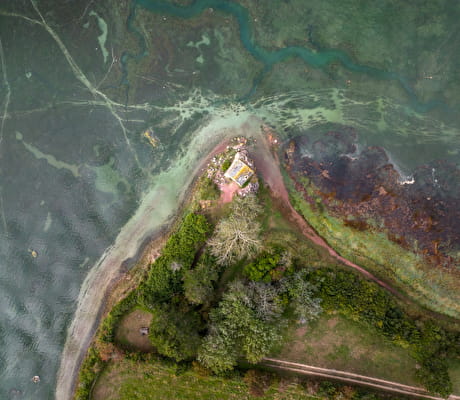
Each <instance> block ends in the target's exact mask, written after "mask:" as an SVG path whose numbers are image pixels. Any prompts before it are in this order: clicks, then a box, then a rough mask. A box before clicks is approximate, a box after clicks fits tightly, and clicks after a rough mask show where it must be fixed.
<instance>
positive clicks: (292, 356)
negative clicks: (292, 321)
mask: <svg viewBox="0 0 460 400" xmlns="http://www.w3.org/2000/svg"><path fill="white" fill-rule="evenodd" d="M274 356H275V357H277V358H281V359H285V360H289V361H294V362H300V363H304V364H311V365H315V366H319V367H325V368H332V369H339V370H346V371H349V372H354V373H358V374H362V375H367V376H373V377H376V378H382V379H388V380H394V381H396V382H400V383H404V384H409V385H415V386H419V385H420V383H419V382H417V380H416V379H415V371H416V362H415V360H414V359H413V358H411V356H410V355H409V352H408V350H406V349H403V348H402V347H400V346H397V345H395V344H392V343H389V342H388V341H386V340H385V338H384V337H382V335H380V334H377V333H376V332H374V331H373V330H372V329H370V328H367V327H366V326H364V325H363V324H361V323H358V322H354V321H351V320H349V319H346V318H345V317H343V316H340V315H327V314H323V315H322V316H321V317H320V318H319V319H318V320H317V321H314V322H312V323H311V324H310V325H309V326H308V327H301V328H296V329H291V331H290V332H289V335H288V338H287V342H286V345H285V346H284V348H282V349H281V351H278V352H277V354H274Z"/></svg>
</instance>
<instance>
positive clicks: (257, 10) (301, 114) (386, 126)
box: [0, 0, 460, 399]
mask: <svg viewBox="0 0 460 400" xmlns="http://www.w3.org/2000/svg"><path fill="white" fill-rule="evenodd" d="M459 4H460V3H457V2H453V1H448V0H445V1H440V0H432V1H422V0H417V1H416V2H411V3H410V4H409V3H407V2H394V1H390V0H385V1H380V2H375V3H374V4H373V6H372V7H370V6H369V4H367V3H366V4H364V5H363V2H360V1H357V0H340V1H339V0H331V1H327V2H318V1H309V0H271V1H253V0H241V1H236V0H235V1H230V0H197V1H187V0H176V1H173V0H170V1H166V0H132V1H116V2H115V1H109V0H101V1H97V2H96V1H90V0H87V1H86V0H85V1H83V0H79V1H66V2H63V1H56V0H54V1H53V0H36V1H26V0H17V1H16V0H15V1H13V0H3V1H1V2H0V69H1V74H0V304H1V313H0V398H1V399H4V398H5V399H8V398H27V399H49V398H52V396H53V392H54V388H55V384H56V373H57V369H58V367H59V362H60V355H61V353H62V350H63V346H64V343H65V338H66V329H67V328H68V326H69V324H70V322H71V320H72V316H73V313H74V312H75V309H76V304H77V302H76V301H77V298H78V296H79V292H80V288H81V285H82V283H83V280H84V278H85V276H86V275H87V274H88V271H89V270H90V269H91V268H92V267H93V266H94V265H95V264H96V262H97V260H98V259H99V257H100V256H101V255H102V253H103V252H104V251H105V250H106V249H107V248H108V247H109V246H110V245H112V244H113V243H114V241H115V239H116V237H117V235H118V233H119V232H120V230H121V229H122V227H123V226H124V225H125V224H126V223H127V222H128V220H129V219H130V218H131V217H132V216H133V215H134V214H135V211H136V209H137V208H138V206H139V204H140V202H141V200H142V198H143V197H144V195H145V194H146V193H147V192H150V193H151V192H152V190H153V191H154V192H155V194H156V196H152V199H155V200H154V203H155V204H153V205H152V207H155V208H156V209H157V210H158V213H157V214H154V215H157V217H156V219H155V220H153V221H148V227H149V229H148V231H149V232H150V233H152V232H153V231H154V230H155V229H156V228H157V227H159V226H161V225H162V224H163V223H164V222H165V221H166V220H167V218H168V217H169V216H170V215H172V214H173V213H174V211H175V209H176V207H177V202H178V195H179V192H181V190H182V189H183V188H182V186H181V185H182V184H185V182H186V181H187V180H186V179H184V176H183V175H184V174H189V173H191V171H192V170H193V166H194V165H196V163H197V162H198V160H199V159H200V157H201V156H204V155H205V153H206V152H207V151H209V150H210V149H211V148H212V146H214V145H215V144H216V142H217V141H218V140H219V139H220V138H221V137H225V136H226V135H227V136H230V135H231V134H232V131H231V129H227V130H223V131H222V130H221V131H220V132H221V133H220V135H221V136H219V137H217V136H214V135H213V130H212V129H208V130H207V131H206V133H203V130H202V128H203V127H204V126H206V125H208V124H209V123H210V121H211V120H212V124H213V125H212V126H215V127H216V129H217V128H222V127H224V126H227V127H231V124H232V121H234V123H235V124H240V123H242V122H243V121H244V120H245V119H246V118H249V117H250V116H251V115H256V116H258V117H260V118H262V119H263V120H264V121H265V122H266V123H268V124H270V125H272V126H273V127H274V128H276V130H277V132H278V133H279V134H280V136H281V137H282V138H283V139H288V138H289V137H293V136H296V135H299V134H303V133H306V132H307V133H308V134H309V135H310V137H311V140H312V141H313V140H315V138H318V137H321V135H323V134H324V133H325V132H327V131H329V130H331V129H335V130H341V129H343V128H344V127H351V128H353V129H354V131H355V132H356V134H357V137H358V139H357V140H358V142H359V144H360V145H361V146H366V145H377V146H383V147H384V148H385V149H386V151H387V152H388V153H389V154H390V156H391V159H392V161H393V162H394V163H395V164H396V165H397V167H398V168H399V169H400V171H401V173H402V174H403V175H407V176H410V175H411V171H413V170H414V169H415V168H416V167H417V166H420V165H422V164H427V165H430V163H432V162H434V161H435V160H444V161H449V162H450V163H452V164H451V165H453V167H452V168H457V169H458V160H459V150H460V134H459V116H458V110H459V103H460V101H459V94H460V75H459V74H458V70H459V67H460V65H459V64H460V57H459V56H458V54H460V30H459V29H458V20H459V17H460V5H459ZM219 121H221V122H219ZM146 132H147V133H146ZM216 132H217V131H216ZM222 132H223V133H222ZM226 132H227V133H226ZM200 134H201V135H202V136H200ZM194 137H200V140H196V141H193V140H192V139H193V138H194ZM149 139H150V140H149ZM171 177H172V178H171ZM175 177H177V179H176V178H175ZM181 177H182V178H181ZM433 179H435V175H433ZM127 252H128V249H127ZM129 252H130V253H132V252H133V249H129ZM120 261H123V260H120ZM34 375H40V377H41V382H40V383H38V384H34V383H33V382H32V381H31V378H32V377H33V376H34Z"/></svg>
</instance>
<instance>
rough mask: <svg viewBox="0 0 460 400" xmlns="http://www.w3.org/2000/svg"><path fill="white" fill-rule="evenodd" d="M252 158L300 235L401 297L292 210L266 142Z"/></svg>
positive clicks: (252, 152) (256, 147) (277, 161)
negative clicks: (344, 255)
mask: <svg viewBox="0 0 460 400" xmlns="http://www.w3.org/2000/svg"><path fill="white" fill-rule="evenodd" d="M251 154H252V158H253V159H254V162H255V165H256V168H257V171H258V172H259V173H260V174H261V175H262V178H263V180H264V181H265V182H266V183H267V185H268V186H269V187H270V190H271V191H272V193H273V196H274V197H275V198H278V199H280V200H282V202H283V205H284V206H285V207H286V211H287V217H288V218H289V220H291V221H292V222H293V223H295V224H296V226H298V227H299V229H300V230H301V232H302V234H303V235H304V236H305V237H306V238H307V239H309V240H311V241H312V242H313V243H315V244H317V245H318V246H321V247H322V248H324V249H326V250H327V251H328V253H329V255H330V256H332V257H333V258H335V259H336V260H338V261H340V262H341V263H343V264H345V265H347V266H348V267H351V268H353V269H355V270H357V271H359V272H360V273H361V274H362V275H364V276H365V277H366V278H368V279H370V280H372V281H374V282H375V283H377V284H378V285H380V286H382V287H383V288H385V289H386V290H388V291H389V292H390V293H392V294H394V295H396V296H398V297H401V294H400V293H399V292H398V291H397V290H396V289H394V288H393V287H391V286H390V285H388V284H387V283H385V282H383V281H382V280H380V279H379V278H377V277H376V276H374V275H373V274H371V273H370V272H369V271H367V270H365V269H364V268H362V267H360V266H359V265H357V264H355V263H353V262H351V261H350V260H347V259H346V258H344V257H342V256H341V255H340V254H338V253H337V252H336V251H335V250H334V249H333V248H332V247H331V246H329V245H328V244H327V243H326V241H325V240H324V239H323V238H322V237H321V236H319V235H318V234H317V233H316V232H315V230H314V229H313V228H312V227H311V226H310V225H309V224H308V222H307V221H305V219H304V218H303V217H302V216H301V215H300V214H299V213H298V212H297V211H296V210H295V209H294V207H293V206H292V204H291V202H290V201H289V194H288V191H287V189H286V186H285V184H284V180H283V177H282V175H281V171H280V165H279V160H278V159H277V158H275V156H273V154H272V152H271V150H270V147H269V144H268V143H267V141H266V140H262V141H261V142H258V143H257V145H256V146H254V149H252V151H251Z"/></svg>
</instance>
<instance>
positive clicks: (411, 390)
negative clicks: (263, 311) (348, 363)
mask: <svg viewBox="0 0 460 400" xmlns="http://www.w3.org/2000/svg"><path fill="white" fill-rule="evenodd" d="M260 364H261V365H263V366H265V367H269V368H273V369H276V370H282V371H287V372H294V373H296V374H302V375H308V376H318V377H321V378H328V379H332V380H336V381H341V382H346V383H351V384H358V385H363V386H367V387H371V388H374V389H379V390H384V391H388V392H393V393H400V394H404V395H408V396H414V397H417V398H424V399H432V400H445V399H443V398H442V397H437V396H434V395H431V394H430V393H428V392H427V391H426V390H425V389H423V388H420V387H416V386H408V385H403V384H402V383H398V382H392V381H387V380H384V379H377V378H372V377H370V376H365V375H358V374H353V373H351V372H346V371H338V370H335V369H327V368H319V367H314V366H312V365H305V364H299V363H294V362H290V361H285V360H278V359H275V358H264V359H263V360H262V362H261V363H260ZM448 400H460V396H454V395H451V396H449V398H448Z"/></svg>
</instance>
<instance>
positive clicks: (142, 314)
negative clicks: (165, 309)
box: [115, 310, 154, 353]
mask: <svg viewBox="0 0 460 400" xmlns="http://www.w3.org/2000/svg"><path fill="white" fill-rule="evenodd" d="M152 318H153V316H152V314H150V313H149V312H146V311H142V310H134V311H133V312H131V313H129V314H128V315H126V316H125V317H123V319H122V320H121V322H120V325H119V326H118V328H117V331H116V335H115V340H116V342H117V343H120V344H121V345H123V346H125V347H127V348H129V349H133V350H138V351H142V352H145V353H148V352H151V351H153V350H154V347H153V346H152V344H151V343H150V339H149V337H148V335H142V334H141V333H140V332H139V330H140V329H141V328H145V327H149V326H150V323H151V322H152Z"/></svg>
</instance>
